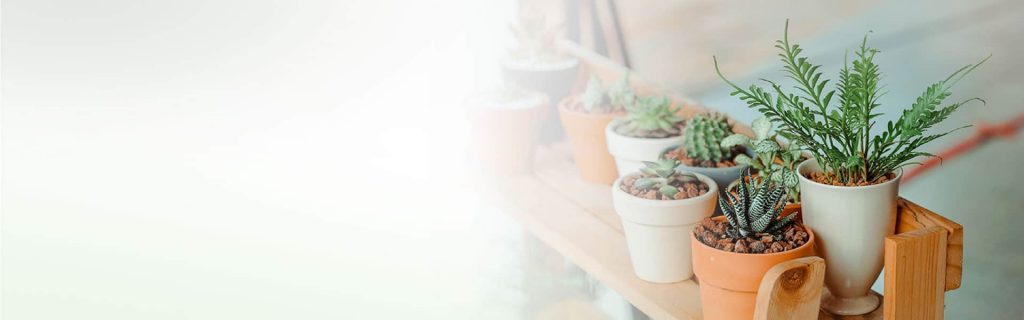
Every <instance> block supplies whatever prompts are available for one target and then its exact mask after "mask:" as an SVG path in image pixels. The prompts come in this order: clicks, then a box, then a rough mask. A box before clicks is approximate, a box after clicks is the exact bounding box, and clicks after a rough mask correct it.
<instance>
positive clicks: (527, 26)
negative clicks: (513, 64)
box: [509, 10, 565, 62]
mask: <svg viewBox="0 0 1024 320" xmlns="http://www.w3.org/2000/svg"><path fill="white" fill-rule="evenodd" d="M509 28H510V29H511V30H512V34H513V35H514V36H515V38H516V41H517V46H516V47H515V48H514V49H513V50H512V52H511V54H512V56H513V57H515V58H517V59H520V60H522V61H529V62H550V61H557V60H558V59H561V58H562V57H563V55H562V54H561V53H560V52H558V50H557V48H556V47H555V41H557V40H558V38H559V37H561V35H562V33H563V31H564V29H565V28H564V27H563V26H562V25H550V24H548V23H547V21H546V19H545V17H544V14H543V13H541V12H540V11H539V10H530V11H526V12H524V14H522V15H520V16H519V19H518V22H517V23H516V24H513V25H510V26H509Z"/></svg>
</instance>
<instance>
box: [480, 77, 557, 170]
mask: <svg viewBox="0 0 1024 320" xmlns="http://www.w3.org/2000/svg"><path fill="white" fill-rule="evenodd" d="M471 103H474V102H471ZM475 103H484V102H475ZM549 106H550V103H549V100H548V98H547V96H545V95H544V94H541V93H532V94H530V95H529V96H527V97H524V98H523V99H519V100H517V101H515V102H513V103H506V104H503V105H491V106H481V105H477V106H472V107H473V109H472V111H471V117H472V123H473V125H472V130H473V134H472V136H473V139H474V140H473V144H474V146H473V149H474V151H476V153H477V158H478V160H479V163H480V167H481V169H482V170H483V171H484V173H486V174H489V175H497V176H509V175H518V174H523V173H528V172H530V171H531V168H532V164H533V154H534V150H536V148H537V139H538V135H539V134H540V127H541V124H542V123H543V121H544V117H545V115H546V114H547V111H548V109H549V108H550V107H549Z"/></svg>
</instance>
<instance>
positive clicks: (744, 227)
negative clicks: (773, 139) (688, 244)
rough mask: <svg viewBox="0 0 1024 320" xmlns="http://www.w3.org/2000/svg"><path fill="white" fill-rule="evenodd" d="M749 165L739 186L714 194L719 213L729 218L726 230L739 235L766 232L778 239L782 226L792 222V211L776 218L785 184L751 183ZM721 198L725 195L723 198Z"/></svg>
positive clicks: (736, 235) (784, 197) (728, 233)
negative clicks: (723, 193)
mask: <svg viewBox="0 0 1024 320" xmlns="http://www.w3.org/2000/svg"><path fill="white" fill-rule="evenodd" d="M749 175H750V172H749V169H748V170H747V171H745V172H744V173H743V178H741V179H740V183H739V186H738V187H737V188H736V192H735V194H733V192H726V193H725V197H719V198H718V205H719V206H721V208H722V214H723V215H725V219H726V220H727V221H728V222H729V228H727V229H726V233H727V235H728V236H729V237H731V238H735V239H739V238H744V237H747V236H751V235H756V234H769V235H772V236H773V237H775V238H776V239H780V238H781V237H782V234H781V233H782V231H783V229H784V228H785V227H786V226H788V225H789V224H791V223H793V218H794V217H795V216H796V215H795V214H791V215H788V216H786V217H783V218H781V219H779V214H781V213H782V210H783V209H784V208H785V207H786V191H785V188H784V187H782V186H781V185H779V184H776V183H753V182H750V179H749ZM725 198H728V200H726V199H725Z"/></svg>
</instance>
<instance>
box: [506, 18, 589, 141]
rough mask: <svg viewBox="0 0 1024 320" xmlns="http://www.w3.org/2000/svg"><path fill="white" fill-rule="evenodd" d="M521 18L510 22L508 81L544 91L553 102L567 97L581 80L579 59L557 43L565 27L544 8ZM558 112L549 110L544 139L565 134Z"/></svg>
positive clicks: (552, 139)
mask: <svg viewBox="0 0 1024 320" xmlns="http://www.w3.org/2000/svg"><path fill="white" fill-rule="evenodd" d="M517 20H518V21H517V23H515V24H512V25H510V29H511V31H512V34H513V36H514V38H515V42H514V45H513V46H512V48H511V50H509V52H508V54H507V55H506V56H505V58H504V59H502V60H501V73H502V75H503V77H504V78H505V81H508V82H511V83H513V84H516V85H518V86H520V87H523V88H526V89H530V90H533V91H538V92H542V93H544V94H546V95H547V96H548V97H549V98H551V100H552V101H559V100H561V99H563V98H565V97H566V96H568V95H569V92H570V91H571V90H572V85H573V83H575V81H576V79H577V76H578V74H579V64H580V63H579V59H577V58H576V57H572V56H569V55H566V54H564V53H563V52H562V51H560V50H559V49H558V47H557V45H556V42H557V40H558V39H559V38H561V37H562V36H563V33H564V29H565V28H564V27H563V25H560V24H552V23H549V22H548V21H547V20H546V19H545V16H544V13H543V12H541V11H540V10H524V11H522V13H521V14H520V15H519V17H518V19H517ZM555 113H556V112H555V110H549V111H548V115H547V117H548V118H547V119H546V120H545V122H544V126H543V128H542V136H541V139H542V140H543V141H546V142H550V141H556V140H558V139H559V138H560V137H561V136H562V130H561V129H560V128H559V127H558V120H556V119H555V118H556V117H557V116H556V115H555Z"/></svg>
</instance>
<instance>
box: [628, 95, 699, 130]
mask: <svg viewBox="0 0 1024 320" xmlns="http://www.w3.org/2000/svg"><path fill="white" fill-rule="evenodd" d="M626 110H627V111H629V114H628V115H626V118H625V119H624V120H623V122H622V123H621V124H620V125H618V126H617V127H616V128H615V129H616V131H617V132H619V133H621V134H624V135H627V136H632V137H638V138H665V137H671V136H676V135H679V133H680V130H679V124H680V123H682V122H683V118H682V117H680V116H679V115H678V114H676V112H678V111H679V108H677V107H674V106H672V104H671V102H669V100H668V98H665V97H643V98H639V99H637V100H636V101H635V103H633V104H632V105H627V106H626Z"/></svg>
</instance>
